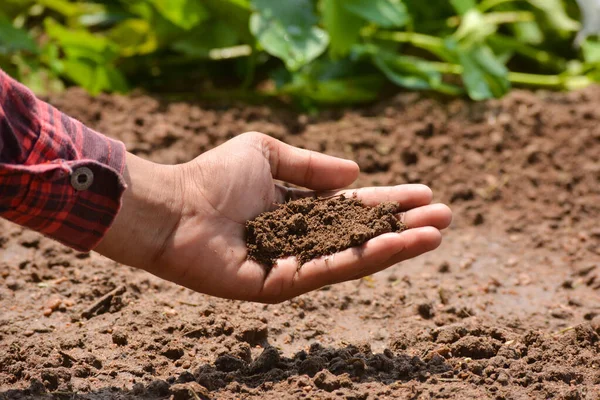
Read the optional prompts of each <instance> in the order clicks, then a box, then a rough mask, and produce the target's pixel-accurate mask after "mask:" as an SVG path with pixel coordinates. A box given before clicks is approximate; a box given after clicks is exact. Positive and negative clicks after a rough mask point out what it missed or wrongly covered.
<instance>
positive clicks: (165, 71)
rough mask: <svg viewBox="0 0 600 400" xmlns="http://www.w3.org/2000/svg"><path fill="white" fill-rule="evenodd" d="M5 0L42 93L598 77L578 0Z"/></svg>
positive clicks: (15, 69) (482, 90)
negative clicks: (215, 84) (213, 84)
mask: <svg viewBox="0 0 600 400" xmlns="http://www.w3.org/2000/svg"><path fill="white" fill-rule="evenodd" d="M580 1H582V0H580ZM590 1H593V0H590ZM3 2H4V3H6V5H5V6H4V7H3V8H2V11H0V66H1V67H2V68H5V69H8V70H10V72H11V73H13V74H15V75H16V76H17V77H18V78H19V79H21V80H22V81H23V82H25V83H26V84H28V85H30V86H32V87H33V88H34V89H35V90H36V91H38V92H44V91H47V90H51V89H57V88H60V86H61V84H62V82H63V81H67V82H69V83H74V84H77V85H79V86H82V87H84V88H85V89H87V90H88V91H90V92H91V93H93V94H96V93H99V92H103V91H109V92H110V91H120V92H125V91H127V90H129V89H130V88H131V87H134V86H148V87H150V88H151V89H152V90H161V91H167V92H168V91H174V90H176V89H178V88H179V87H180V86H181V87H183V88H184V89H186V88H187V89H188V90H189V89H190V88H195V87H197V86H195V85H194V83H195V82H200V81H204V80H206V79H210V80H217V81H219V82H225V83H223V84H222V85H220V86H221V87H224V88H226V89H227V90H226V91H225V92H223V91H222V90H217V89H213V90H210V91H208V92H206V91H205V92H202V93H201V94H199V95H208V96H211V95H215V96H216V95H219V94H222V93H224V95H227V96H232V95H240V96H242V95H246V96H247V95H249V94H250V95H251V94H252V93H254V94H259V95H267V96H288V97H292V98H295V99H299V100H300V101H301V102H302V103H303V104H304V105H314V104H340V103H361V102H366V101H371V100H373V99H376V98H377V96H378V95H379V93H380V90H381V88H382V87H384V86H385V84H386V82H392V83H394V84H396V85H397V86H399V87H402V88H406V89H409V90H434V91H438V92H441V93H446V94H451V95H460V94H463V93H466V94H467V95H468V96H470V97H471V98H472V99H475V100H481V99H487V98H491V97H500V96H502V95H504V94H505V93H507V91H509V90H510V88H511V87H512V86H514V85H521V86H531V87H545V88H552V89H574V88H579V87H583V86H586V85H588V84H590V83H593V82H597V81H598V80H600V43H598V41H597V40H596V39H595V38H594V37H593V36H588V37H583V36H582V35H580V36H579V42H580V45H581V46H580V47H577V46H575V45H574V40H575V37H576V35H577V33H578V32H579V31H580V30H581V27H580V23H579V22H578V19H579V8H578V7H577V5H576V3H575V1H574V0H564V1H563V0H480V1H475V0H450V1H438V2H435V4H432V2H425V1H422V0H369V1H366V0H285V1H280V0H169V1H166V0H104V1H100V0H96V1H92V0H88V1H74V2H73V1H67V0H40V1H29V0H3ZM582 32H583V31H582ZM585 33H586V34H590V33H593V32H588V31H585ZM222 75H225V76H222ZM184 79H185V83H184V84H181V81H182V80H184ZM265 81H267V82H272V84H271V85H264V82H265ZM265 87H268V89H265ZM259 88H262V89H259Z"/></svg>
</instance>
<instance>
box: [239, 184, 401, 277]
mask: <svg viewBox="0 0 600 400" xmlns="http://www.w3.org/2000/svg"><path fill="white" fill-rule="evenodd" d="M398 212H399V205H398V204H397V203H394V202H386V203H382V204H380V205H378V206H376V207H365V206H364V205H363V203H362V202H361V201H360V200H358V199H355V198H346V197H344V196H343V195H342V196H339V197H334V198H329V199H328V198H322V199H300V200H294V201H290V202H287V203H285V204H283V205H281V206H280V207H279V208H278V209H277V210H275V211H270V212H266V213H263V214H260V215H259V216H258V217H256V218H255V219H254V220H252V221H248V222H247V223H246V245H247V247H248V257H249V258H250V259H252V260H255V261H258V262H259V263H261V264H263V265H264V266H265V267H266V268H268V269H269V270H270V269H271V267H272V266H273V265H274V263H275V262H276V261H277V259H280V258H285V257H289V256H296V258H297V260H298V263H299V265H302V264H304V263H305V262H307V261H310V260H312V259H314V258H317V257H321V256H325V255H329V254H333V253H336V252H338V251H341V250H344V249H347V248H350V247H355V246H360V245H361V244H363V243H365V242H366V241H368V240H369V239H372V238H374V237H375V236H379V235H382V234H384V233H389V232H401V231H403V230H405V229H406V226H405V225H404V224H403V223H402V222H400V221H399V220H398V218H397V217H396V214H397V213H398Z"/></svg>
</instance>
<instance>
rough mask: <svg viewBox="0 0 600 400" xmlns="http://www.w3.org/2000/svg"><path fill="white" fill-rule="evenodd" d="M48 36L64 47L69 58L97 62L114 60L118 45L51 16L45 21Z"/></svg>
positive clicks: (102, 62)
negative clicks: (69, 25) (60, 22)
mask: <svg viewBox="0 0 600 400" xmlns="http://www.w3.org/2000/svg"><path fill="white" fill-rule="evenodd" d="M44 26H45V28H46V33H47V34H48V36H49V37H50V38H52V39H54V40H56V42H58V44H59V45H60V46H61V47H62V48H63V50H64V52H65V54H66V56H67V58H71V59H77V58H79V59H82V58H86V59H89V60H92V61H94V62H95V63H97V64H104V63H109V62H112V61H114V60H115V59H116V58H117V56H118V47H117V46H116V45H115V44H114V43H113V42H112V41H111V40H109V39H108V38H106V37H103V36H99V35H94V34H92V33H90V32H88V31H86V30H83V29H67V28H65V27H64V26H62V25H60V24H59V23H57V22H56V21H54V20H53V19H51V18H47V19H46V20H45V21H44Z"/></svg>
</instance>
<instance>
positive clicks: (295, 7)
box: [250, 0, 329, 71]
mask: <svg viewBox="0 0 600 400" xmlns="http://www.w3.org/2000/svg"><path fill="white" fill-rule="evenodd" d="M252 5H253V6H254V8H255V9H256V12H255V13H253V14H252V16H251V17H250V31H251V32H252V34H254V36H256V38H257V40H258V42H259V43H260V44H261V46H262V47H263V48H264V49H265V50H266V51H267V52H268V53H269V54H271V55H273V56H275V57H278V58H280V59H282V60H283V61H284V62H285V64H286V66H287V67H288V68H289V69H290V70H293V71H294V70H298V69H299V68H301V67H302V66H304V65H306V64H308V63H310V62H311V61H312V60H314V59H315V58H317V57H318V56H320V55H321V54H322V53H323V52H324V51H325V49H326V48H327V45H328V43H329V36H328V35H327V32H325V31H324V30H322V29H321V28H319V27H317V26H316V22H317V21H316V17H315V15H314V13H313V10H312V3H311V1H310V0H286V1H283V2H282V1H279V0H253V2H252Z"/></svg>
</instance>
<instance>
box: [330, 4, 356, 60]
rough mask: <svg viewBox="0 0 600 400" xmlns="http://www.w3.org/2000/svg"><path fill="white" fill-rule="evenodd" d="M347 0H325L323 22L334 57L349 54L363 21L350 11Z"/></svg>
mask: <svg viewBox="0 0 600 400" xmlns="http://www.w3.org/2000/svg"><path fill="white" fill-rule="evenodd" d="M345 2H346V1H345V0H323V2H322V3H321V5H322V9H321V13H322V15H323V24H324V25H325V28H326V29H327V32H328V33H329V37H330V51H331V55H332V56H333V57H342V56H345V55H346V54H348V52H349V51H350V48H351V47H352V45H353V44H354V43H356V41H357V40H358V37H359V34H360V29H361V27H362V26H363V21H362V19H361V18H360V17H358V16H357V15H355V14H352V13H351V12H349V11H348V10H347V9H346V8H345V7H344V4H345Z"/></svg>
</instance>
